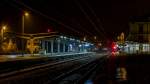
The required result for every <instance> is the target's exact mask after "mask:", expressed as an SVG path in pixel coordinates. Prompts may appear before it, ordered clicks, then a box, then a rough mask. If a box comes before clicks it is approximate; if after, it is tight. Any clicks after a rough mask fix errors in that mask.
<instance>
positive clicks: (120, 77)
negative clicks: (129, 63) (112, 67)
mask: <svg viewBox="0 0 150 84" xmlns="http://www.w3.org/2000/svg"><path fill="white" fill-rule="evenodd" d="M116 72H117V73H116V79H117V81H118V82H121V81H126V80H127V70H126V68H125V67H118V68H117V70H116Z"/></svg>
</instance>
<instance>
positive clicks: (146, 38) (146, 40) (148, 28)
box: [125, 18, 150, 53]
mask: <svg viewBox="0 0 150 84" xmlns="http://www.w3.org/2000/svg"><path fill="white" fill-rule="evenodd" d="M126 40H127V42H126V46H125V52H128V53H139V52H148V53H149V52H150V21H149V19H148V18H142V19H141V18H140V19H134V21H131V22H130V23H129V35H128V37H127V39H126Z"/></svg>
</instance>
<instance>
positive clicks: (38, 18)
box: [0, 0, 150, 39]
mask: <svg viewBox="0 0 150 84" xmlns="http://www.w3.org/2000/svg"><path fill="white" fill-rule="evenodd" d="M149 4H150V0H1V1H0V11H1V12H0V26H2V25H3V24H7V26H8V28H9V29H11V30H13V31H16V32H20V31H21V22H22V20H21V17H22V12H23V10H26V11H28V12H29V13H30V16H29V17H28V18H25V33H39V32H47V29H51V31H59V32H62V33H64V34H68V35H71V34H72V35H76V36H81V37H83V36H87V37H94V36H97V37H98V38H99V39H104V38H106V39H107V38H108V39H109V38H115V37H116V36H117V35H119V34H120V33H121V32H125V33H126V35H127V34H128V29H129V27H128V23H129V21H130V18H131V17H132V16H145V15H148V16H149V14H150V5H149Z"/></svg>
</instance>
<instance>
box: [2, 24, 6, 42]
mask: <svg viewBox="0 0 150 84" xmlns="http://www.w3.org/2000/svg"><path fill="white" fill-rule="evenodd" d="M5 30H6V26H3V27H2V29H1V34H2V35H1V36H2V41H3V40H4V32H5Z"/></svg>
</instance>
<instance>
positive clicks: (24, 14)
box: [22, 12, 29, 56]
mask: <svg viewBox="0 0 150 84" xmlns="http://www.w3.org/2000/svg"><path fill="white" fill-rule="evenodd" d="M28 16H29V13H28V12H24V13H23V15H22V35H24V24H25V17H28ZM23 51H24V40H23V39H22V56H23Z"/></svg>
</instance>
